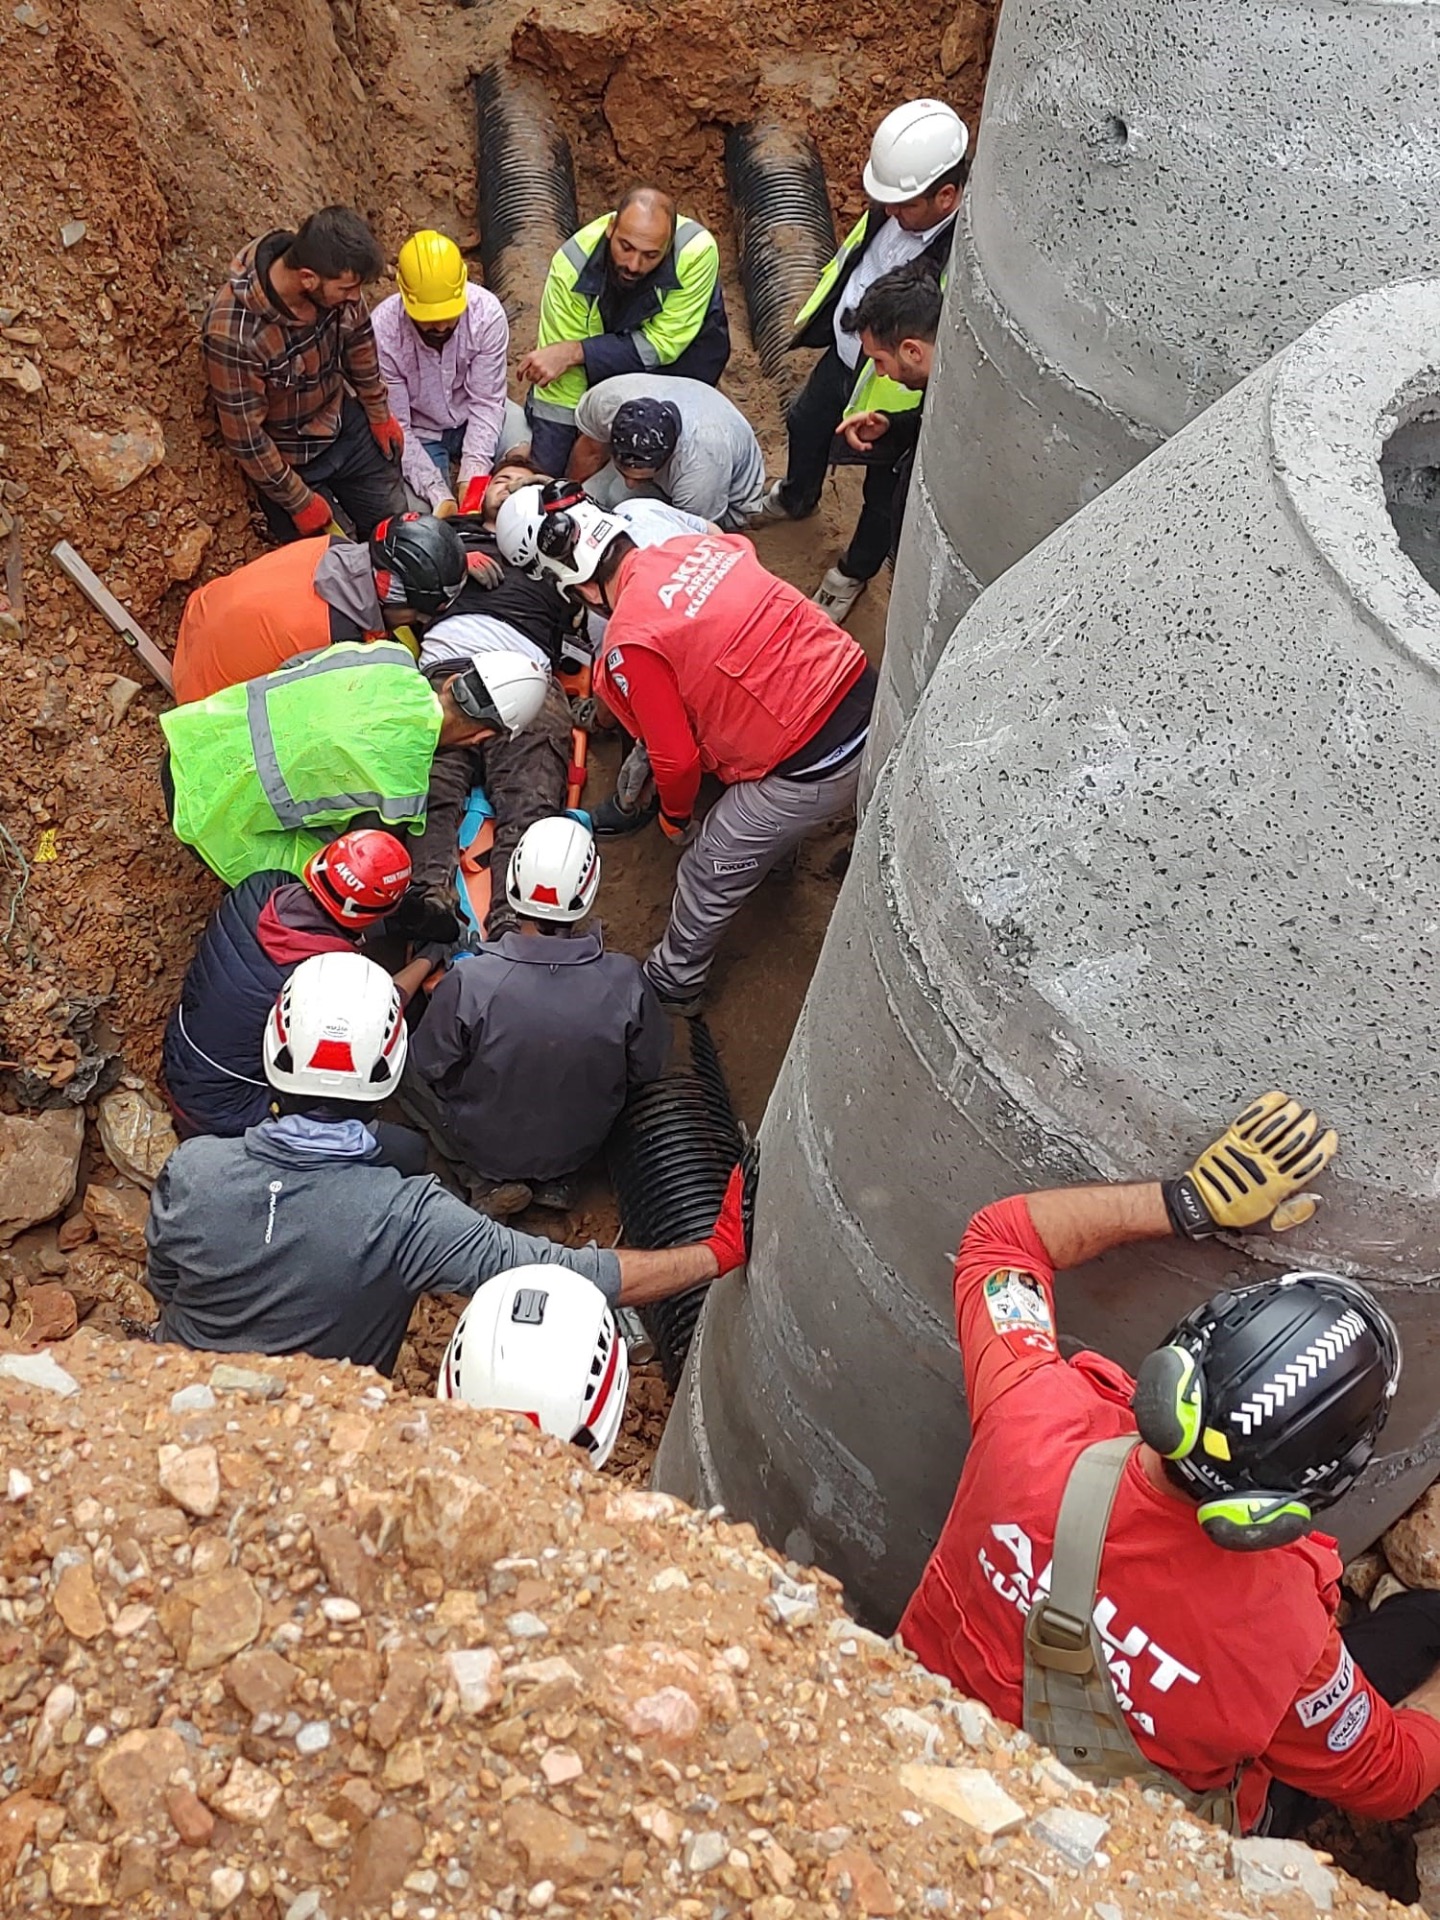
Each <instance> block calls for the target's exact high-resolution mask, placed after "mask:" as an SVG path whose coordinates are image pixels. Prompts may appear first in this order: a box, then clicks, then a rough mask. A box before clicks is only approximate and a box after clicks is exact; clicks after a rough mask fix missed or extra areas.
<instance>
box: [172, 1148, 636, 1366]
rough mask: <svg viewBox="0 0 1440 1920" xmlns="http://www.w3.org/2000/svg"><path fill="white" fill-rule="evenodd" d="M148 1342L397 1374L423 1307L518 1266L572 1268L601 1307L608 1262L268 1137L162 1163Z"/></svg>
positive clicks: (371, 1166) (610, 1278) (429, 1182)
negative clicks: (590, 1285)
mask: <svg viewBox="0 0 1440 1920" xmlns="http://www.w3.org/2000/svg"><path fill="white" fill-rule="evenodd" d="M145 1238H146V1241H147V1243H148V1246H149V1261H148V1265H147V1270H146V1284H147V1285H148V1286H149V1289H150V1291H151V1293H152V1294H154V1296H155V1298H156V1300H157V1301H158V1302H159V1303H160V1324H159V1328H158V1329H157V1336H158V1338H160V1339H162V1340H175V1341H178V1342H180V1343H181V1344H182V1345H184V1346H187V1347H198V1348H202V1349H213V1350H214V1351H216V1352H219V1353H275V1354H281V1353H310V1354H314V1355H315V1356H316V1357H317V1358H318V1359H322V1360H353V1361H355V1362H356V1363H357V1364H358V1365H362V1366H371V1367H377V1368H378V1369H379V1370H380V1372H381V1373H390V1372H392V1371H393V1370H394V1366H395V1361H396V1358H397V1356H398V1355H399V1352H400V1343H401V1341H402V1340H403V1339H404V1338H405V1331H406V1328H407V1327H408V1326H409V1324H410V1313H411V1310H412V1308H413V1307H414V1304H415V1300H416V1297H417V1296H418V1295H419V1294H422V1293H460V1294H469V1293H475V1292H476V1291H477V1290H478V1289H479V1288H480V1287H481V1286H483V1285H484V1283H485V1282H486V1281H487V1280H489V1279H492V1278H493V1277H494V1276H495V1275H496V1274H497V1273H503V1272H505V1271H506V1270H507V1269H509V1268H510V1267H518V1266H525V1265H527V1264H529V1263H530V1262H532V1261H533V1262H537V1263H547V1264H550V1265H555V1266H562V1267H569V1268H570V1269H571V1270H572V1271H573V1272H575V1273H579V1274H583V1275H584V1277H585V1278H586V1279H587V1280H590V1281H593V1282H594V1284H595V1285H596V1286H598V1287H599V1288H600V1290H601V1291H602V1292H603V1293H604V1295H605V1297H606V1299H607V1300H609V1301H610V1302H611V1303H612V1305H613V1303H614V1302H615V1300H616V1298H617V1297H618V1295H619V1292H620V1262H619V1261H618V1260H617V1258H616V1257H615V1255H614V1254H613V1253H609V1252H606V1251H604V1250H603V1249H601V1248H599V1247H597V1246H596V1245H595V1244H594V1243H593V1242H592V1243H591V1244H590V1245H589V1246H585V1247H562V1246H557V1245H556V1243H555V1242H554V1241H552V1240H541V1239H536V1238H534V1237H532V1236H531V1235H529V1234H524V1233H515V1232H512V1231H511V1229H510V1228H508V1227H503V1226H500V1225H499V1224H497V1222H495V1221H494V1220H491V1219H488V1218H487V1217H486V1216H485V1215H484V1214H482V1213H476V1212H475V1211H474V1210H473V1209H472V1208H470V1207H467V1206H465V1205H464V1204H463V1203H462V1202H461V1201H459V1200H456V1199H455V1198H453V1196H452V1195H450V1194H448V1193H446V1191H445V1189H444V1188H443V1187H442V1186H441V1185H440V1183H439V1182H438V1181H437V1180H435V1179H434V1178H433V1177H431V1176H430V1175H428V1174H427V1175H425V1176H423V1177H421V1178H418V1179H406V1178H405V1177H404V1175H402V1174H399V1173H397V1172H396V1171H395V1170H394V1169H393V1168H392V1167H381V1166H377V1165H375V1163H374V1162H373V1161H370V1160H361V1159H356V1158H353V1157H350V1156H338V1157H337V1158H335V1159H333V1160H331V1159H322V1158H318V1157H316V1156H314V1155H313V1154H300V1153H296V1152H295V1151H293V1150H292V1149H290V1148H288V1147H287V1146H286V1145H285V1144H284V1142H283V1141H279V1140H276V1139H275V1138H274V1137H273V1130H272V1127H271V1125H270V1123H266V1124H263V1125H261V1126H258V1127H251V1128H250V1130H249V1132H248V1133H246V1134H244V1135H243V1136H242V1137H241V1138H240V1139H238V1140H218V1139H212V1138H208V1137H206V1138H202V1139H196V1140H187V1141H186V1142H185V1143H184V1145H183V1146H181V1147H180V1148H178V1149H177V1151H176V1152H175V1153H173V1154H172V1155H171V1156H170V1158H169V1160H168V1161H167V1162H166V1163H165V1167H164V1169H163V1170H162V1172H161V1174H160V1177H159V1179H158V1180H157V1181H156V1182H155V1190H154V1192H153V1194H152V1195H151V1199H150V1220H149V1224H148V1225H147V1227H146V1230H145Z"/></svg>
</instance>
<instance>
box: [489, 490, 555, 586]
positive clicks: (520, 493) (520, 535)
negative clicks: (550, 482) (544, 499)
mask: <svg viewBox="0 0 1440 1920" xmlns="http://www.w3.org/2000/svg"><path fill="white" fill-rule="evenodd" d="M544 518H545V510H544V508H543V507H542V506H541V504H540V483H539V482H538V481H536V482H535V483H534V485H533V486H524V487H516V489H515V491H514V492H513V493H509V494H507V495H506V496H505V498H504V499H503V500H502V501H501V503H500V511H499V513H497V514H496V516H495V544H496V546H497V547H499V549H500V552H501V555H502V557H503V558H504V559H506V560H508V561H509V562H510V564H511V566H512V567H525V568H527V569H528V568H530V567H533V566H534V564H535V561H536V559H537V557H538V556H539V552H540V549H539V547H538V546H537V544H536V542H537V540H538V538H539V534H540V522H541V521H542V520H543V519H544Z"/></svg>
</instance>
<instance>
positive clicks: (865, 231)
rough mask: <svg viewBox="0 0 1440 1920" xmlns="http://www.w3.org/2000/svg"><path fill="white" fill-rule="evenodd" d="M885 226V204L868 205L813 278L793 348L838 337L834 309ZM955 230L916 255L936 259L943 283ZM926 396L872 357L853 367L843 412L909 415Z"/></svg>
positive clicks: (797, 318)
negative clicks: (888, 376)
mask: <svg viewBox="0 0 1440 1920" xmlns="http://www.w3.org/2000/svg"><path fill="white" fill-rule="evenodd" d="M884 224H885V210H884V208H883V207H867V208H866V209H865V211H864V213H862V214H861V216H860V218H859V219H858V220H857V221H856V222H855V224H854V226H853V227H852V228H851V229H850V231H849V233H847V234H846V236H845V238H844V239H843V240H842V241H841V242H840V245H839V246H838V248H837V249H836V250H835V253H834V255H833V256H832V258H831V259H830V260H829V262H828V263H827V264H826V267H825V271H824V272H823V273H822V274H821V275H820V278H819V279H818V280H817V281H816V282H815V288H814V291H813V292H812V293H811V295H810V297H809V299H808V300H807V301H806V302H805V304H804V306H803V307H801V309H800V311H799V312H798V313H797V314H796V316H795V327H794V331H793V333H792V334H791V337H790V345H791V347H792V349H793V348H795V347H828V346H830V345H831V344H832V342H833V340H834V338H835V334H834V326H835V310H836V308H837V307H838V306H839V305H840V299H841V295H842V294H843V293H844V291H845V288H846V286H847V285H848V284H849V281H850V276H851V274H853V273H854V271H855V269H856V267H858V266H859V264H860V262H861V261H862V260H863V259H864V258H865V255H866V253H867V252H868V251H869V248H870V244H871V242H872V241H873V240H874V238H875V236H876V234H877V233H879V231H880V229H881V227H883V226H884ZM954 231H955V229H954V226H953V224H952V225H951V226H947V227H946V228H945V229H944V231H943V232H942V233H937V234H936V236H935V238H934V239H933V240H932V241H931V242H930V244H929V246H928V247H926V248H925V250H924V252H923V253H921V254H919V255H918V256H917V257H918V258H919V259H922V260H924V259H930V260H934V261H935V262H936V263H937V264H938V265H939V267H940V268H941V285H942V286H943V285H944V278H945V276H944V268H945V263H946V262H947V261H948V259H949V258H950V242H951V239H952V237H953V235H954ZM923 398H924V395H923V394H919V393H912V392H911V390H910V388H909V387H902V386H901V385H900V383H899V382H898V381H897V380H887V379H886V378H885V376H884V374H883V373H877V372H876V371H875V363H874V362H873V361H872V360H862V361H861V362H860V365H859V366H858V367H857V368H856V370H855V385H854V386H853V388H852V389H851V391H850V398H849V400H848V401H847V402H846V404H845V411H846V413H847V414H851V413H867V412H870V411H878V412H881V413H907V412H908V411H909V410H910V409H911V408H912V407H918V406H919V405H920V403H921V401H922V399H923Z"/></svg>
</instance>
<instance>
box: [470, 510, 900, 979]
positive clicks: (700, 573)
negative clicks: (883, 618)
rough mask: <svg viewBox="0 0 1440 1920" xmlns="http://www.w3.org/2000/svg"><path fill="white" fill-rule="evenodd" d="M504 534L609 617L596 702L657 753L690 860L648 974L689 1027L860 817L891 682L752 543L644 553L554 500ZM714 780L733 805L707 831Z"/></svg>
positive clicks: (725, 538) (683, 864) (723, 539)
mask: <svg viewBox="0 0 1440 1920" xmlns="http://www.w3.org/2000/svg"><path fill="white" fill-rule="evenodd" d="M498 533H499V537H500V544H501V546H502V548H504V547H505V546H506V544H507V538H508V540H509V543H510V546H511V548H512V549H513V550H514V551H515V552H517V553H526V552H528V553H533V554H535V555H536V556H537V558H536V564H537V565H539V566H542V567H544V568H546V569H547V570H548V571H549V572H550V573H552V574H553V575H554V577H555V578H556V579H557V580H558V581H559V582H560V584H561V585H562V586H563V587H564V588H565V589H566V591H567V592H569V593H571V594H573V595H575V596H577V597H578V598H580V599H581V600H583V601H584V603H585V604H586V606H588V607H593V608H595V609H596V610H597V611H599V612H601V613H604V614H607V615H608V616H609V621H610V624H609V627H608V628H607V630H606V634H605V646H604V649H603V651H602V652H601V654H600V656H599V658H598V660H597V662H596V669H595V692H596V694H597V695H598V696H599V697H600V699H602V700H603V701H604V702H605V704H606V705H607V706H608V707H609V708H611V710H612V711H613V712H614V713H615V715H616V717H617V718H618V719H619V721H620V723H621V725H622V726H623V727H624V728H625V729H626V731H627V732H629V733H632V734H634V735H635V737H636V738H637V739H638V740H640V741H643V743H644V745H645V747H646V749H647V751H648V753H649V757H650V765H651V769H652V771H653V774H654V778H655V787H656V792H657V794H658V796H659V801H660V825H661V827H662V829H663V830H664V832H665V834H666V836H667V837H668V838H669V839H671V840H673V841H674V842H675V843H676V844H677V845H678V846H681V847H683V848H684V853H683V855H682V857H681V860H680V865H679V869H678V871H677V873H676V876H675V899H674V903H673V904H672V906H671V909H670V921H669V924H668V926H667V927H666V929H665V934H664V938H663V939H662V940H661V942H660V944H659V946H658V947H656V949H655V951H654V952H653V953H652V954H651V955H650V957H649V959H648V960H647V961H646V962H645V972H646V974H647V976H648V978H649V980H650V982H651V984H652V985H653V986H654V988H655V991H656V992H657V993H658V994H659V996H660V998H661V1000H662V1002H664V1003H665V1004H666V1005H667V1006H668V1007H669V1008H670V1010H671V1011H672V1012H674V1013H679V1014H682V1015H690V1014H694V1013H696V1012H698V1011H699V1007H700V1000H701V996H702V994H703V992H704V988H705V980H706V976H707V974H708V973H709V970H710V962H711V960H712V959H713V957H714V954H715V949H716V948H717V947H718V946H719V944H720V941H721V939H722V937H723V936H724V933H725V929H726V927H727V926H728V925H729V924H730V922H731V920H732V919H733V918H734V916H735V915H736V914H737V913H738V912H739V910H740V908H741V907H742V906H743V905H744V903H745V901H746V900H748V899H749V897H750V895H751V894H752V893H753V892H754V891H755V889H756V888H757V887H758V886H759V884H760V882H761V881H762V880H763V879H764V878H765V876H766V874H767V873H769V871H770V869H771V868H772V867H773V866H774V865H775V863H776V861H777V860H779V859H780V858H781V857H782V855H784V854H786V853H788V852H789V851H790V849H791V848H792V847H797V846H798V845H799V843H800V842H801V840H803V839H804V837H805V835H806V834H807V833H809V832H810V831H811V830H812V829H813V828H815V827H820V826H824V825H826V824H827V823H828V822H829V821H832V820H836V819H839V818H841V817H842V816H843V815H845V814H847V813H849V812H850V811H851V810H852V808H853V807H854V804H855V791H856V787H857V786H858V784H859V779H860V756H861V751H862V749H863V748H864V745H865V739H866V736H867V734H868V733H869V730H870V709H871V706H872V705H873V703H874V699H875V669H874V668H873V667H872V666H871V665H870V664H869V662H868V661H867V660H866V658H865V655H864V653H863V652H862V651H861V649H860V646H859V644H858V642H856V641H855V640H852V639H851V637H850V636H849V634H848V633H846V632H845V631H844V630H843V628H840V627H837V626H836V625H835V623H834V621H833V620H831V619H830V618H829V617H828V615H826V614H824V613H822V612H821V610H820V609H819V608H818V607H817V606H816V605H815V604H814V602H813V601H810V600H807V599H806V598H805V596H804V594H802V593H801V592H800V591H799V590H798V589H797V588H795V587H792V586H790V585H789V584H788V583H787V582H786V581H784V580H780V579H777V578H776V576H775V575H774V574H773V573H767V572H766V570H765V568H764V567H762V566H761V564H760V562H759V560H757V559H756V557H755V549H754V548H753V547H752V546H751V544H750V542H749V541H748V540H746V539H744V538H742V537H741V536H740V535H738V534H700V535H698V536H696V537H693V538H692V537H688V536H687V537H684V538H681V539H676V540H667V541H666V542H665V543H664V545H663V546H658V547H648V548H644V549H642V548H639V547H637V546H636V544H635V542H634V541H633V540H632V539H631V538H630V536H629V534H628V533H626V532H625V530H624V528H623V526H622V524H621V523H620V521H618V520H617V519H615V517H614V516H613V515H611V514H607V513H604V512H602V511H601V509H600V508H599V507H597V506H595V505H594V504H593V503H592V502H590V501H588V500H583V499H582V500H580V501H579V502H577V503H576V504H575V505H573V506H571V507H570V508H569V509H568V510H560V511H550V512H546V511H545V510H544V509H543V508H542V506H541V495H540V490H539V489H538V488H536V489H535V490H534V492H533V493H530V492H528V491H527V492H524V493H520V494H514V495H512V496H511V498H510V499H509V500H507V501H506V503H505V506H504V508H503V509H502V515H501V520H500V522H499V523H498ZM706 772H709V773H714V774H716V775H718V776H719V778H720V779H721V780H722V781H724V783H725V792H724V793H722V794H721V796H720V798H719V799H718V800H717V801H716V802H715V804H714V806H713V807H711V808H710V810H709V812H708V813H707V814H706V815H705V818H704V820H703V821H696V819H695V818H694V810H695V803H696V800H697V799H698V797H699V792H700V777H701V774H702V773H706Z"/></svg>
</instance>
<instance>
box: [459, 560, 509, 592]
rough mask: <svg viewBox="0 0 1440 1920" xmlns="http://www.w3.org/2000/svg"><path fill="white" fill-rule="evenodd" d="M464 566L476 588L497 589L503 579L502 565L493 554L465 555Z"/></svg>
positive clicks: (503, 570)
mask: <svg viewBox="0 0 1440 1920" xmlns="http://www.w3.org/2000/svg"><path fill="white" fill-rule="evenodd" d="M465 565H466V568H467V570H468V571H469V574H470V578H471V579H472V580H473V581H474V582H475V585H476V586H477V587H498V586H499V584H500V582H501V581H502V580H503V579H504V578H505V567H504V564H503V562H501V561H499V560H497V559H496V558H495V555H494V554H493V553H467V554H466V556H465Z"/></svg>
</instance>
